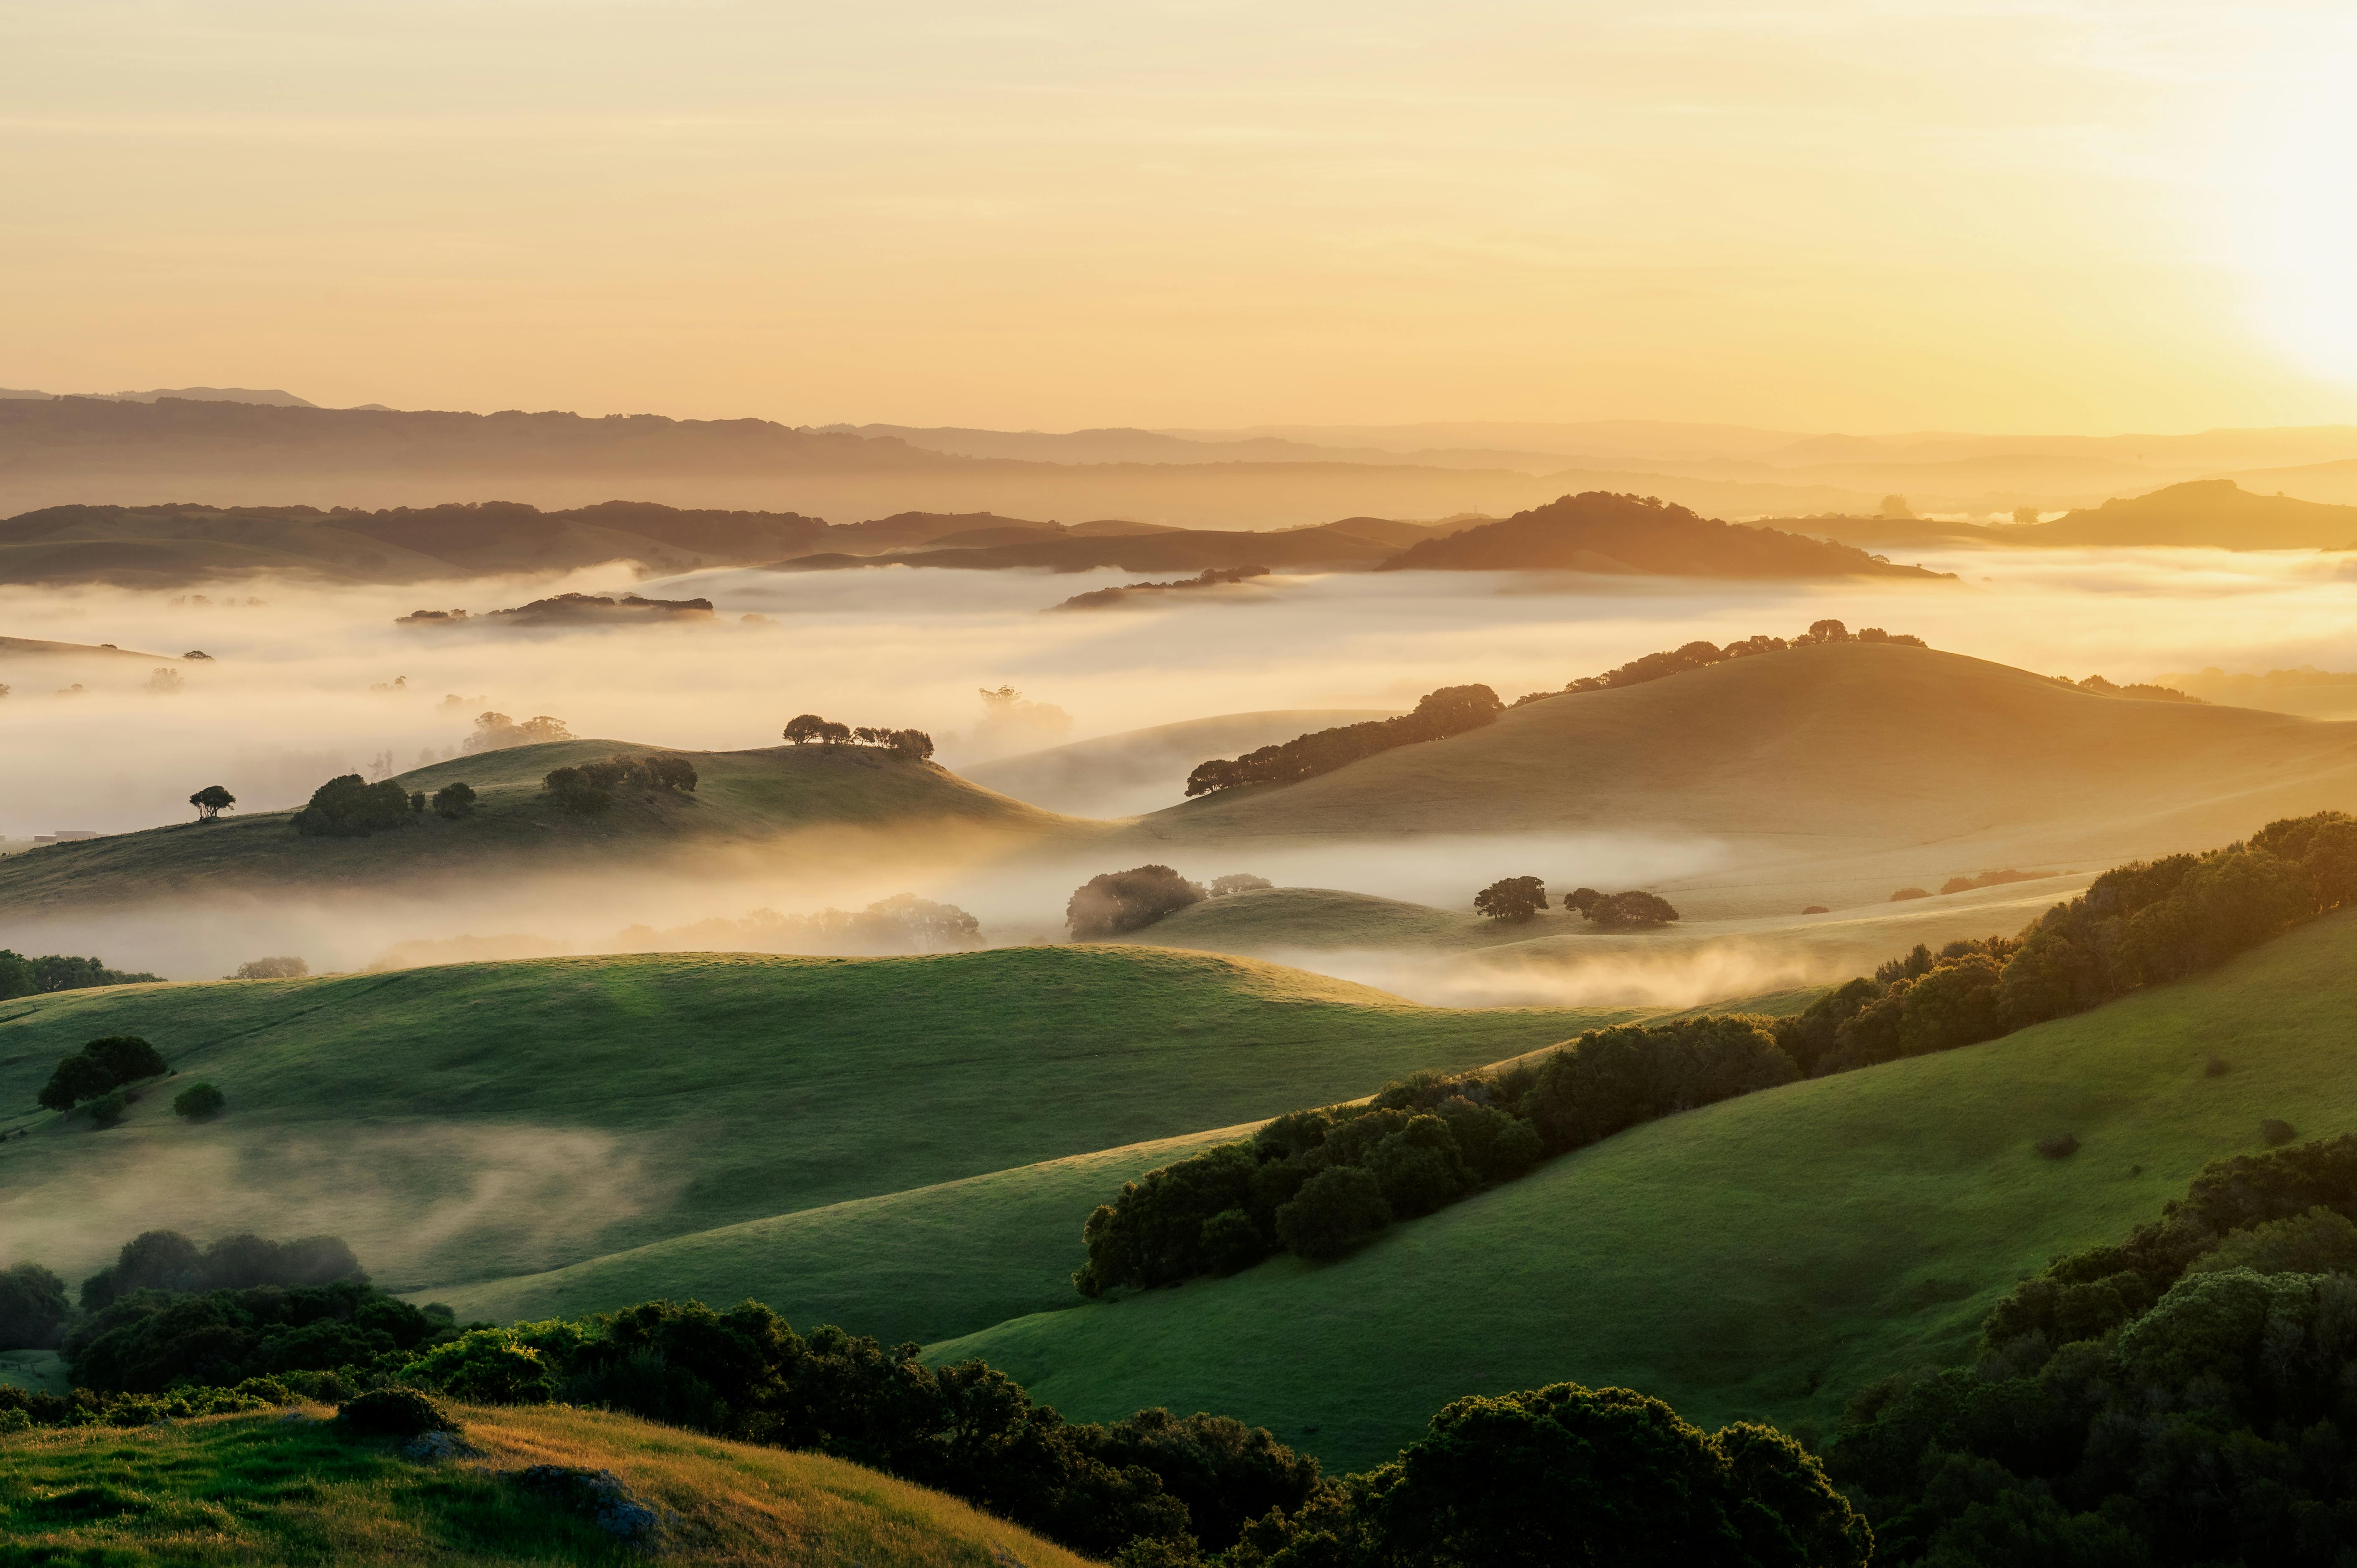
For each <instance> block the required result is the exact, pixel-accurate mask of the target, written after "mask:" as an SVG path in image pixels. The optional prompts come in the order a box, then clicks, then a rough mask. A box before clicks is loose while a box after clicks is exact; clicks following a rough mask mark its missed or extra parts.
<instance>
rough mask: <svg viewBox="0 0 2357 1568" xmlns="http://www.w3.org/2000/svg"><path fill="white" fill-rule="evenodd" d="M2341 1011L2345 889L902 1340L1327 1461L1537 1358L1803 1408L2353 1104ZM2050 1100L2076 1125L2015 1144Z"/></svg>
mask: <svg viewBox="0 0 2357 1568" xmlns="http://www.w3.org/2000/svg"><path fill="white" fill-rule="evenodd" d="M2352 1011H2357V915H2350V914H2343V915H2340V916H2335V917H2332V918H2328V919H2326V920H2322V921H2319V922H2318V923H2317V924H2315V925H2312V926H2309V927H2307V928H2305V929H2301V930H2298V931H2296V932H2294V933H2293V934H2291V935H2290V936H2287V937H2286V938H2283V939H2282V940H2278V941H2276V942H2275V943H2272V944H2270V945H2269V946H2268V947H2266V948H2265V949H2262V950H2259V951H2257V952H2255V953H2251V954H2248V955H2246V956H2244V958H2242V959H2239V960H2237V961H2234V962H2233V963H2232V964H2229V965H2228V966H2226V967H2225V968H2224V969H2222V970H2221V971H2219V972H2215V973H2213V974H2211V975H2208V976H2205V977H2203V978H2201V979H2198V980H2195V981H2190V982H2187V983H2181V984H2178V985H2174V986H2169V987H2165V988H2161V989H2158V990H2155V991H2151V992H2147V993H2141V994H2138V995H2136V996H2132V997H2129V998H2127V999H2126V1000H2124V1001H2121V1002H2117V1003H2115V1004H2110V1005H2108V1006H2105V1007H2104V1008H2101V1009H2099V1010H2097V1011H2096V1012H2093V1013H2090V1014H2086V1015H2081V1016H2080V1017H2077V1018H2073V1019H2068V1020H2063V1021H2060V1022H2056V1023H2052V1024H2047V1025H2042V1026H2039V1027H2037V1028H2033V1029H2028V1030H2024V1031H2022V1032H2020V1033H2018V1034H2015V1035H2012V1036H2007V1037H2006V1038H2004V1039H2001V1040H1997V1041H1994V1042H1991V1043H1989V1044H1987V1045H1982V1046H1975V1047H1968V1048H1966V1049H1964V1050H1958V1051H1953V1052H1949V1053H1947V1054H1945V1055H1941V1056H1933V1057H1923V1058H1914V1059H1910V1060H1905V1061H1900V1062H1894V1063H1890V1064H1889V1065H1886V1066H1882V1067H1878V1068H1872V1069H1867V1070H1865V1071H1862V1072H1856V1073H1850V1074H1846V1075H1843V1076H1839V1077H1835V1078H1828V1079H1817V1080H1815V1081H1813V1082H1808V1083H1802V1084H1795V1085H1792V1086H1790V1087H1788V1088H1785V1089H1781V1090H1772V1091H1770V1092H1767V1093H1763V1094H1756V1095H1752V1096H1749V1097H1748V1098H1745V1099H1742V1100H1737V1101H1729V1102H1727V1103H1725V1104H1721V1105H1717V1106H1712V1107H1708V1108H1706V1109H1704V1110H1700V1111H1695V1112H1687V1113H1685V1114H1683V1115H1677V1116H1673V1117H1670V1118H1667V1119H1666V1120H1663V1121H1661V1122H1652V1123H1651V1124H1649V1125H1646V1126H1643V1127H1639V1128H1636V1129H1634V1130H1632V1131H1631V1132H1629V1133H1623V1134H1621V1135H1620V1136H1619V1137H1616V1138H1612V1139H1609V1140H1607V1141H1606V1142H1604V1143H1602V1144H1598V1145H1595V1146H1594V1147H1591V1148H1588V1149H1586V1150H1582V1151H1580V1152H1578V1153H1577V1154H1574V1155H1567V1156H1566V1157H1564V1158H1562V1159H1558V1160H1555V1161H1554V1162H1552V1163H1550V1164H1549V1165H1545V1166H1544V1167H1542V1168H1541V1169H1540V1170H1539V1171H1538V1172H1536V1173H1535V1174H1534V1175H1533V1176H1529V1177H1526V1178H1524V1179H1523V1180H1522V1181H1519V1182H1515V1183H1512V1184H1510V1185H1508V1186H1506V1187H1500V1188H1498V1189H1496V1190H1494V1191H1492V1192H1490V1193H1487V1194H1485V1195H1483V1196H1481V1197H1476V1198H1474V1199H1471V1200H1470V1201H1468V1202H1466V1203H1463V1204H1460V1205H1458V1206H1457V1207H1455V1208H1448V1209H1446V1210H1443V1211H1442V1212H1441V1213H1439V1214H1437V1215H1435V1216H1433V1217H1431V1218H1428V1219H1420V1220H1416V1221H1414V1222H1412V1223H1409V1224H1405V1225H1402V1226H1399V1227H1396V1228H1394V1230H1392V1231H1390V1232H1389V1233H1387V1234H1386V1235H1384V1236H1383V1237H1381V1238H1380V1239H1378V1240H1376V1241H1374V1242H1373V1243H1372V1244H1371V1245H1369V1246H1368V1247H1366V1248H1365V1249H1364V1250H1363V1251H1360V1252H1359V1253H1357V1254H1356V1255H1354V1256H1353V1257H1351V1258H1350V1259H1347V1260H1345V1261H1344V1262H1340V1263H1337V1264H1334V1265H1331V1266H1329V1267H1324V1268H1313V1267H1310V1266H1308V1265H1306V1264H1304V1263H1301V1262H1298V1261H1297V1260H1294V1259H1290V1258H1284V1259H1278V1260H1276V1261H1275V1262H1269V1263H1265V1264H1263V1265H1261V1266H1259V1267H1258V1268H1255V1269H1252V1270H1249V1271H1247V1272H1246V1273H1243V1274H1240V1275H1237V1276H1236V1277H1234V1278H1232V1279H1228V1280H1221V1281H1203V1282H1198V1283H1191V1284H1189V1285H1186V1286H1183V1287H1180V1288H1178V1289H1174V1290H1167V1291H1157V1292H1151V1293H1147V1294H1143V1295H1139V1296H1135V1297H1132V1298H1129V1299H1125V1300H1122V1301H1119V1302H1116V1303H1114V1304H1111V1305H1082V1306H1078V1307H1074V1308H1071V1309H1067V1310H1063V1311H1059V1312H1054V1313H1048V1314H1042V1315H1038V1316H1031V1317H1027V1318H1021V1319H1017V1320H1015V1321H1013V1322H1009V1323H1006V1324H1002V1325H1000V1326H996V1327H995V1328H992V1329H989V1330H985V1331H984V1332H982V1333H979V1334H974V1335H969V1336H966V1337H962V1338H959V1339H957V1340H954V1341H951V1342H948V1343H944V1344H937V1345H934V1346H933V1347H931V1349H930V1350H929V1352H928V1354H929V1356H930V1357H931V1358H933V1359H959V1358H963V1357H966V1356H980V1357H982V1358H984V1359H987V1360H989V1361H990V1362H992V1363H993V1364H994V1365H996V1366H998V1367H1001V1368H1003V1369H1006V1371H1007V1372H1008V1373H1009V1374H1011V1375H1012V1376H1014V1377H1015V1378H1017V1380H1020V1381H1022V1382H1023V1383H1024V1384H1025V1385H1026V1386H1028V1388H1029V1389H1030V1391H1031V1392H1032V1394H1033V1396H1034V1397H1035V1398H1038V1399H1039V1400H1042V1401H1044V1402H1048V1403H1049V1404H1053V1405H1055V1406H1057V1407H1058V1408H1059V1409H1060V1410H1062V1411H1063V1412H1065V1413H1066V1414H1067V1415H1068V1416H1071V1417H1072V1418H1074V1419H1079V1420H1089V1419H1096V1418H1100V1417H1107V1416H1113V1415H1116V1414H1120V1413H1125V1412H1128V1411H1130V1410H1133V1409H1135V1408H1136V1407H1138V1406H1140V1405H1147V1404H1167V1405H1168V1406H1169V1407H1170V1408H1172V1409H1174V1410H1179V1411H1194V1410H1211V1411H1219V1412H1225V1413H1228V1414H1231V1415H1234V1416H1238V1417H1241V1418H1243V1420H1246V1421H1249V1422H1253V1423H1263V1424H1266V1425H1268V1426H1270V1427H1272V1428H1274V1429H1275V1431H1276V1433H1277V1434H1278V1435H1279V1436H1280V1437H1282V1438H1284V1439H1285V1440H1286V1441H1287V1442H1289V1443H1294V1444H1298V1445H1300V1446H1303V1447H1305V1448H1308V1449H1309V1450H1310V1451H1312V1452H1315V1453H1317V1454H1318V1455H1321V1456H1322V1457H1324V1458H1325V1459H1327V1460H1328V1461H1329V1464H1331V1465H1336V1466H1344V1467H1358V1466H1364V1465H1367V1464H1369V1463H1372V1462H1374V1461H1376V1460H1379V1459H1382V1458H1383V1457H1386V1456H1388V1455H1389V1454H1390V1453H1391V1452H1392V1451H1393V1450H1394V1449H1395V1448H1396V1447H1397V1446H1398V1445H1399V1444H1402V1443H1403V1442H1405V1441H1407V1440H1408V1439H1409V1438H1411V1437H1412V1436H1413V1435H1414V1434H1415V1432H1416V1431H1417V1430H1418V1429H1419V1428H1420V1426H1421V1425H1422V1423H1424V1422H1425V1420H1426V1418H1427V1417H1428V1416H1429V1415H1430V1414H1431V1412H1433V1411H1435V1410H1437V1408H1439V1406H1440V1405H1441V1404H1443V1403H1445V1402H1447V1401H1448V1400H1450V1399H1452V1398H1455V1397H1457V1396H1458V1395H1461V1394H1466V1393H1473V1392H1481V1391H1499V1390H1505V1389H1512V1388H1518V1387H1525V1386H1531V1385H1535V1384H1543V1383H1546V1382H1551V1381H1555V1380H1561V1379H1571V1380H1577V1381H1579V1382H1584V1383H1587V1384H1590V1385H1599V1384H1625V1385H1627V1386H1629V1387H1632V1388H1637V1389H1641V1390H1643V1391H1646V1392H1648V1393H1652V1394H1655V1395H1658V1396H1660V1397H1662V1398H1663V1399H1666V1400H1668V1401H1669V1402H1671V1403H1672V1404H1674V1406H1676V1407H1677V1409H1678V1411H1679V1412H1680V1413H1681V1414H1683V1415H1684V1416H1685V1417H1687V1418H1688V1419H1689V1420H1693V1421H1695V1422H1698V1423H1702V1424H1704V1425H1706V1426H1709V1425H1715V1424H1717V1423H1721V1422H1724V1421H1727V1420H1730V1419H1734V1418H1738V1417H1741V1416H1760V1417H1764V1418H1767V1419H1770V1420H1773V1421H1776V1422H1779V1423H1793V1422H1797V1421H1803V1420H1813V1421H1816V1422H1820V1423H1825V1422H1829V1421H1830V1420H1831V1419H1832V1418H1833V1416H1834V1415H1835V1414H1836V1413H1837V1412H1838V1411H1839V1408H1840V1405H1841V1402H1842V1401H1843V1400H1844V1399H1846V1397H1847V1395H1848V1394H1849V1393H1850V1392H1852V1391H1854V1390H1856V1389H1857V1387H1859V1386H1860V1385H1862V1384H1864V1383H1866V1382H1868V1381H1871V1380H1874V1379H1876V1378H1878V1377H1880V1376H1883V1375H1884V1374H1886V1373H1889V1372H1892V1371H1899V1370H1904V1369H1909V1368H1911V1367H1915V1366H1918V1365H1923V1364H1932V1363H1951V1362H1953V1361H1955V1360H1957V1359H1961V1358H1963V1357H1964V1356H1965V1355H1967V1354H1968V1353H1969V1349H1970V1347H1971V1344H1972V1342H1973V1340H1974V1339H1975V1336H1976V1334H1977V1328H1978V1323H1979V1319H1980V1317H1981V1316H1982V1315H1983V1314H1984V1313H1985V1312H1986V1310H1987V1308H1988V1306H1989V1305H1990V1304H1991V1303H1992V1302H1994V1301H1995V1300H1996V1298H1997V1297H1998V1296H1999V1295H2000V1294H2003V1293H2004V1292H2005V1291H2007V1289H2009V1288H2010V1287H2011V1286H2012V1284H2013V1283H2014V1282H2015V1281H2016V1280H2018V1278H2020V1277H2021V1276H2022V1275H2024V1274H2026V1273H2031V1272H2034V1271H2035V1270H2037V1269H2039V1268H2040V1267H2042V1266H2043V1265H2044V1264H2045V1263H2046V1262H2047V1261H2048V1260H2049V1259H2050V1257H2052V1256H2054V1255H2056V1254H2059V1253H2061V1252H2064V1251H2072V1250H2075V1249H2078V1248H2081V1247H2084V1246H2088V1245H2090V1244H2093V1243H2095V1242H2098V1241H2103V1240H2112V1239H2115V1238H2117V1237H2120V1236H2122V1235H2124V1234H2125V1233H2126V1231H2127V1230H2129V1229H2130V1228H2131V1227H2132V1226H2134V1225H2136V1224H2138V1223H2141V1222H2143V1221H2146V1220H2148V1219H2154V1218H2156V1217H2157V1216H2158V1213H2159V1211H2160V1206H2161V1204H2162V1203H2163V1202H2164V1201H2166V1200H2167V1199H2169V1198H2170V1197H2175V1196H2178V1195H2179V1194H2181V1193H2182V1192H2183V1191H2184V1188H2185V1185H2186V1182H2187V1180H2188V1179H2189V1178H2190V1176H2192V1175H2193V1173H2194V1172H2195V1171H2196V1170H2198V1169H2199V1168H2201V1166H2202V1165H2205V1164H2207V1163H2208V1162H2209V1161H2211V1160H2212V1159H2216V1158H2219V1157H2221V1156H2223V1155H2233V1154H2236V1153H2243V1152H2248V1151H2253V1150H2255V1149H2257V1148H2259V1147H2260V1146H2261V1144H2260V1133H2259V1123H2260V1122H2261V1121H2262V1120H2263V1119H2265V1118H2268V1117H2280V1118H2282V1119H2283V1120H2285V1121H2287V1122H2290V1123H2292V1125H2293V1126H2294V1127H2295V1128H2297V1129H2298V1132H2299V1133H2300V1135H2301V1136H2303V1137H2317V1136H2325V1135H2330V1134H2335V1133H2343V1132H2348V1131H2352V1130H2357V1073H2352V1047H2351V1046H2350V1043H2349V1033H2348V1019H2349V1017H2350V1016H2351V1015H2352ZM2213 1054H2214V1055H2216V1056H2217V1057H2219V1058H2222V1059H2223V1060H2224V1061H2226V1062H2227V1063H2228V1064H2229V1065H2230V1068H2231V1070H2230V1071H2228V1072H2227V1073H2225V1074H2224V1075H2223V1076H2221V1077H2214V1078H2213V1077H2209V1076H2206V1075H2205V1073H2204V1070H2203V1069H2204V1065H2205V1063H2206V1062H2207V1061H2208V1059H2209V1058H2211V1057H2212V1055H2213ZM2064 1132H2069V1133H2076V1134H2077V1136H2078V1138H2079V1140H2080V1144H2081V1148H2080V1151H2079V1153H2078V1154H2077V1155H2074V1156H2072V1157H2071V1158H2069V1159H2067V1160H2062V1161H2053V1160H2048V1159H2044V1158H2041V1157H2040V1155H2038V1154H2037V1153H2036V1152H2035V1150H2034V1148H2033V1146H2032V1145H2033V1144H2035V1143H2036V1142H2037V1140H2039V1139H2040V1138H2042V1137H2046V1136H2048V1135H2050V1134H2053V1133H2064Z"/></svg>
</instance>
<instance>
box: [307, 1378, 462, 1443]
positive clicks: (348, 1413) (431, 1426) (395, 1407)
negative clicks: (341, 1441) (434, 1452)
mask: <svg viewBox="0 0 2357 1568" xmlns="http://www.w3.org/2000/svg"><path fill="white" fill-rule="evenodd" d="M336 1424H337V1425H338V1426H339V1427H341V1428H342V1429H343V1430H344V1431H346V1432H349V1433H351V1434H353V1435H354V1436H357V1437H422V1436H424V1435H425V1434H427V1433H429V1432H457V1431H459V1430H460V1427H459V1424H458V1419H457V1417H456V1416H454V1415H452V1414H451V1413H450V1412H448V1411H446V1410H444V1409H443V1408H442V1407H441V1406H440V1405H438V1404H436V1403H435V1402H433V1401H432V1400H430V1399H428V1398H426V1397H425V1395H424V1394H421V1393H419V1392H418V1391H416V1390H415V1389H377V1390H375V1391H371V1392H369V1393H364V1394H361V1395H359V1396H357V1397H356V1398H353V1399H349V1400H346V1401H345V1402H343V1404H342V1405H341V1406H340V1407H339V1408H338V1410H337V1411H336Z"/></svg>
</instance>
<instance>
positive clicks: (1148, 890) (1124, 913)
mask: <svg viewBox="0 0 2357 1568" xmlns="http://www.w3.org/2000/svg"><path fill="white" fill-rule="evenodd" d="M1252 880H1254V881H1255V882H1259V881H1260V879H1259V878H1258V877H1254V878H1253V879H1252ZM1261 886H1268V884H1266V883H1265V882H1262V883H1261ZM1230 891H1232V892H1240V891H1243V889H1241V888H1231V889H1230ZM1204 897H1205V895H1204V892H1203V888H1202V885H1201V884H1200V883H1195V882H1189V881H1188V880H1187V879H1186V878H1185V877H1183V876H1181V875H1179V874H1178V873H1177V872H1175V871H1173V870H1171V869H1170V868H1169V867H1168V866H1167V865H1135V866H1132V867H1130V869H1128V870H1127V871H1107V872H1103V873H1100V874H1099V875H1095V876H1092V877H1090V878H1089V879H1088V880H1087V881H1086V882H1084V883H1082V885H1081V886H1078V887H1076V888H1074V889H1073V890H1072V896H1071V898H1069V899H1067V900H1066V901H1065V904H1064V925H1065V927H1066V929H1069V930H1070V931H1071V933H1072V940H1074V941H1076V942H1099V941H1103V940H1105V939H1106V938H1108V937H1118V936H1124V935H1126V934H1127V933H1129V932H1131V931H1142V930H1144V929H1146V927H1148V926H1150V925H1152V924H1154V922H1155V921H1157V920H1159V919H1161V918H1163V917H1164V916H1166V915H1171V914H1176V913H1177V912H1178V911H1179V910H1181V909H1184V908H1187V906H1189V904H1200V903H1201V902H1202V901H1203V898H1204Z"/></svg>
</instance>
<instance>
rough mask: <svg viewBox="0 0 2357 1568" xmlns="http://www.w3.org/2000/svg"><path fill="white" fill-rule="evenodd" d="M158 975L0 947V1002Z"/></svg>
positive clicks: (145, 979) (130, 982)
mask: <svg viewBox="0 0 2357 1568" xmlns="http://www.w3.org/2000/svg"><path fill="white" fill-rule="evenodd" d="M163 978H164V977H163V976H162V975H160V974H145V973H134V972H131V971H128V970H121V969H109V968H107V967H106V965H105V964H103V963H102V962H100V961H98V960H97V959H94V958H71V957H69V956H67V955H66V954H64V953H48V954H45V955H43V956H42V957H40V958H27V957H26V956H25V955H24V954H22V953H19V952H12V951H11V950H8V949H6V948H0V1002H6V1001H10V1000H12V999H14V998H16V997H18V996H46V995H48V994H49V993H52V992H57V991H85V990H88V989H89V988H90V987H91V986H93V985H135V984H140V983H145V982H149V981H157V980H161V979H163Z"/></svg>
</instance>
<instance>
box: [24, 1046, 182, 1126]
mask: <svg viewBox="0 0 2357 1568" xmlns="http://www.w3.org/2000/svg"><path fill="white" fill-rule="evenodd" d="M171 1070H172V1069H171V1067H170V1066H169V1064H167V1062H166V1061H165V1060H164V1058H163V1054H162V1053H161V1052H159V1051H157V1050H156V1047H154V1046H152V1045H149V1044H148V1043H147V1042H146V1041H145V1040H143V1039H141V1038H140V1037H139V1036H136V1035H108V1036H105V1037H104V1038H102V1039H96V1040H92V1041H91V1042H90V1044H88V1045H86V1046H84V1047H82V1048H81V1049H80V1050H78V1051H76V1052H75V1053H74V1054H73V1055H71V1056H70V1057H68V1058H65V1059H64V1060H62V1061H60V1062H59V1063H58V1066H57V1070H56V1071H54V1072H52V1073H50V1074H49V1080H48V1082H47V1083H45V1084H43V1085H42V1086H41V1092H40V1095H39V1100H40V1102H41V1104H42V1105H43V1106H44V1107H45V1108H46V1109H48V1110H50V1111H70V1110H72V1109H73V1108H74V1107H75V1106H76V1105H77V1104H79V1103H80V1102H81V1101H85V1100H97V1099H99V1098H101V1097H102V1096H104V1095H108V1094H112V1093H113V1092H114V1090H118V1089H120V1088H122V1087H123V1086H124V1084H126V1083H136V1082H138V1081H139V1080H140V1079H143V1078H160V1077H162V1076H163V1075H164V1074H166V1073H167V1072H169V1071H171Z"/></svg>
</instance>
